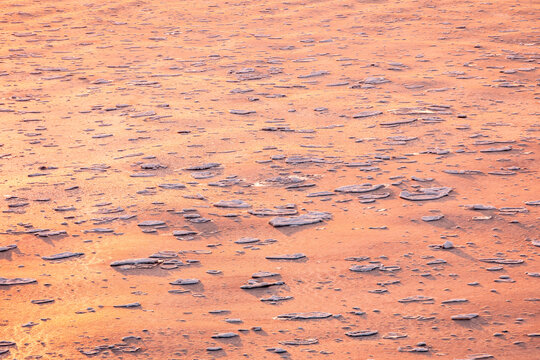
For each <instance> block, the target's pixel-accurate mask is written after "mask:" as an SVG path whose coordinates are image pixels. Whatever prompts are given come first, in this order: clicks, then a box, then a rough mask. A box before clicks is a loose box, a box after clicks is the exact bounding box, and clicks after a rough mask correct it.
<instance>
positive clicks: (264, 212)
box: [248, 209, 298, 216]
mask: <svg viewBox="0 0 540 360" xmlns="http://www.w3.org/2000/svg"><path fill="white" fill-rule="evenodd" d="M248 213H250V214H251V215H255V216H291V215H296V214H298V210H296V209H253V210H248Z"/></svg>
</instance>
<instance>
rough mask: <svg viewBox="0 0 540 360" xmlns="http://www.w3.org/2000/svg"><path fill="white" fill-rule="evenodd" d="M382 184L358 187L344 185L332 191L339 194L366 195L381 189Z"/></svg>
mask: <svg viewBox="0 0 540 360" xmlns="http://www.w3.org/2000/svg"><path fill="white" fill-rule="evenodd" d="M383 187H384V185H383V184H377V185H371V184H360V185H345V186H341V187H338V188H337V189H335V190H334V191H336V192H341V193H366V192H370V191H375V190H378V189H380V188H383Z"/></svg>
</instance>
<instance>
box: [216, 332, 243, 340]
mask: <svg viewBox="0 0 540 360" xmlns="http://www.w3.org/2000/svg"><path fill="white" fill-rule="evenodd" d="M238 336H239V335H238V334H237V333H233V332H227V333H219V334H216V335H212V339H230V338H234V337H238Z"/></svg>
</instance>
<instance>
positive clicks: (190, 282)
mask: <svg viewBox="0 0 540 360" xmlns="http://www.w3.org/2000/svg"><path fill="white" fill-rule="evenodd" d="M200 282H201V281H200V280H199V279H178V280H174V281H171V282H170V283H169V284H171V285H195V284H199V283H200Z"/></svg>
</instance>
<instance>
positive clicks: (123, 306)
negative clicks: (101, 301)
mask: <svg viewBox="0 0 540 360" xmlns="http://www.w3.org/2000/svg"><path fill="white" fill-rule="evenodd" d="M113 307H115V308H123V309H133V308H139V307H141V304H139V303H138V302H134V303H130V304H121V305H113Z"/></svg>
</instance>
